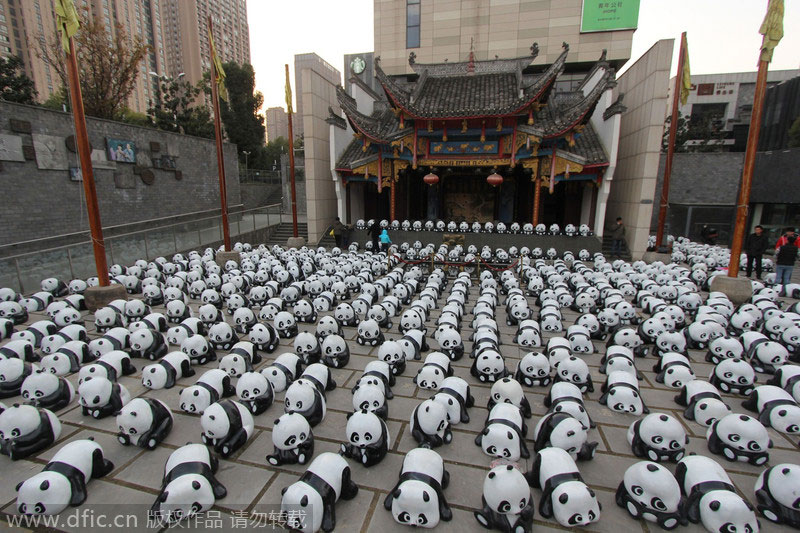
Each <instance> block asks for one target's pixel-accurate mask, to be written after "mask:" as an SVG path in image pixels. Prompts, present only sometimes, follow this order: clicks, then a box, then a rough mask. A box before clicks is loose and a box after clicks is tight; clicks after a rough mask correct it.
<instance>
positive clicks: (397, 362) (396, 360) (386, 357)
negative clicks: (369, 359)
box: [359, 325, 406, 376]
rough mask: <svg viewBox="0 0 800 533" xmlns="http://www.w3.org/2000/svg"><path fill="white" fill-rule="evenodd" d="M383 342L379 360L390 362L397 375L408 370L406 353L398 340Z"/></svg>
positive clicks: (379, 350)
mask: <svg viewBox="0 0 800 533" xmlns="http://www.w3.org/2000/svg"><path fill="white" fill-rule="evenodd" d="M360 327H361V326H360V325H359V328H360ZM381 335H383V333H381ZM381 343H382V344H381V346H380V348H378V360H379V361H385V362H386V363H388V364H389V368H391V369H392V374H394V375H395V376H399V375H401V374H402V373H403V372H405V370H406V353H405V351H404V350H403V347H402V346H401V345H400V343H399V342H397V341H385V342H384V341H381Z"/></svg>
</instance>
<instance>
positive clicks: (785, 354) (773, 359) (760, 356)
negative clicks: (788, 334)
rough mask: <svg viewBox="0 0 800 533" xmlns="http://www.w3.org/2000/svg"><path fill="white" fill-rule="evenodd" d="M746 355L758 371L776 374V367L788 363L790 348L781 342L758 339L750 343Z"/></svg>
mask: <svg viewBox="0 0 800 533" xmlns="http://www.w3.org/2000/svg"><path fill="white" fill-rule="evenodd" d="M745 356H746V358H747V360H748V361H749V362H750V364H751V365H753V368H754V369H755V370H756V372H761V373H763V374H774V373H775V370H776V369H778V368H779V367H781V366H782V365H784V364H786V361H787V360H788V359H789V350H787V349H786V347H785V346H783V345H782V344H781V343H779V342H775V341H771V340H766V339H758V340H756V341H755V342H753V343H751V344H750V346H749V347H748V348H747V351H746V352H745Z"/></svg>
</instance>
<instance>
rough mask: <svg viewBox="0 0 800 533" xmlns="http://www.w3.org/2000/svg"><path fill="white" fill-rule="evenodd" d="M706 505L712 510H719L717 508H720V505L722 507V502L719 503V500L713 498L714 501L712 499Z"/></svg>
mask: <svg viewBox="0 0 800 533" xmlns="http://www.w3.org/2000/svg"><path fill="white" fill-rule="evenodd" d="M708 507H709V508H710V509H711V510H712V511H714V512H716V511H719V508H720V507H722V504H721V503H719V501H718V500H714V501H712V502H711V503H709V504H708Z"/></svg>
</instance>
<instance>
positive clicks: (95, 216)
mask: <svg viewBox="0 0 800 533" xmlns="http://www.w3.org/2000/svg"><path fill="white" fill-rule="evenodd" d="M67 74H68V76H69V95H70V101H71V102H72V117H73V119H74V121H75V142H76V144H77V145H78V157H79V158H80V162H81V175H82V177H83V191H84V194H85V195H86V211H87V212H88V214H89V229H90V230H91V234H92V247H93V248H94V263H95V266H96V268H97V278H98V280H99V282H100V286H101V287H106V286H108V284H109V279H108V263H107V262H106V245H105V242H104V241H103V226H102V225H101V223H100V208H99V207H98V205H97V192H96V191H95V187H94V170H93V169H92V150H91V148H90V147H89V134H88V133H87V131H86V116H85V115H84V114H83V96H82V95H81V82H80V78H79V76H78V59H77V57H76V54H75V43H74V40H73V39H72V37H70V38H69V54H67Z"/></svg>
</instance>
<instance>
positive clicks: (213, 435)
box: [200, 399, 255, 458]
mask: <svg viewBox="0 0 800 533" xmlns="http://www.w3.org/2000/svg"><path fill="white" fill-rule="evenodd" d="M200 425H201V427H202V429H203V433H202V435H201V438H202V440H203V444H205V445H207V446H211V447H213V448H214V450H215V451H216V452H217V453H219V454H220V455H221V456H222V457H225V458H227V457H230V456H231V455H232V454H234V453H235V452H236V451H237V450H238V449H239V448H241V447H242V446H244V445H245V443H246V442H247V440H248V439H249V438H250V437H252V436H253V431H254V429H255V422H254V420H253V415H251V414H250V411H249V410H248V409H247V408H246V407H245V406H244V405H242V404H241V403H239V402H237V401H234V400H228V399H225V400H220V401H218V402H215V403H212V404H211V405H210V406H208V407H207V408H206V409H205V410H204V411H203V415H202V417H201V418H200Z"/></svg>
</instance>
